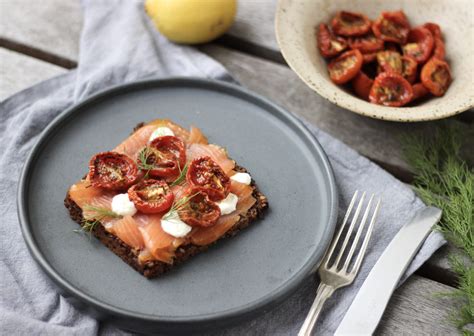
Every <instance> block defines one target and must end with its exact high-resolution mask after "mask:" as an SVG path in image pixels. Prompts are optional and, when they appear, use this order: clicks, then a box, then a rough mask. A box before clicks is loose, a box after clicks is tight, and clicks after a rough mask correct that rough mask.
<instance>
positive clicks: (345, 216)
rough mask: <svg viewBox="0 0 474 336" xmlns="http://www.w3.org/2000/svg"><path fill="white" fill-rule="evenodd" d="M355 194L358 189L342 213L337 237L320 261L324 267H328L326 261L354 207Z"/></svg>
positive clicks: (357, 192)
mask: <svg viewBox="0 0 474 336" xmlns="http://www.w3.org/2000/svg"><path fill="white" fill-rule="evenodd" d="M357 196H359V190H356V191H355V193H354V195H353V196H352V199H351V202H350V203H349V207H348V208H347V211H346V214H345V215H344V220H343V221H342V224H341V226H340V227H339V231H338V232H337V237H336V238H335V239H333V240H332V243H331V246H330V247H329V250H328V251H327V252H326V255H325V257H324V260H323V262H322V263H321V265H323V266H324V267H326V268H329V266H328V262H329V260H331V257H332V254H333V252H334V249H335V248H336V245H337V242H338V241H339V238H341V234H342V231H344V227H345V226H346V223H347V220H348V219H349V216H350V214H351V212H352V208H353V207H354V204H355V202H356V200H357Z"/></svg>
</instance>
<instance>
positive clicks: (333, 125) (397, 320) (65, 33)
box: [0, 0, 474, 335]
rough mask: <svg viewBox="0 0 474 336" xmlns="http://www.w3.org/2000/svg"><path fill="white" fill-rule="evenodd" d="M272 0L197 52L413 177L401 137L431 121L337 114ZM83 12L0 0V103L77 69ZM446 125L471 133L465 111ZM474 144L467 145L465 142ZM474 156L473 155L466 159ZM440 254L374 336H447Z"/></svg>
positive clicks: (73, 4)
mask: <svg viewBox="0 0 474 336" xmlns="http://www.w3.org/2000/svg"><path fill="white" fill-rule="evenodd" d="M275 6H276V1H275V0H258V1H257V0H254V1H240V3H239V10H238V16H237V20H236V22H235V24H234V26H233V27H232V29H231V30H230V31H229V33H228V34H226V35H225V36H224V37H223V38H221V39H219V40H218V41H216V42H214V43H212V44H208V45H204V46H201V47H200V49H201V50H202V51H203V52H205V53H206V54H208V55H210V56H212V57H214V58H215V59H217V60H218V61H219V62H221V63H222V64H223V65H224V66H226V67H227V69H228V70H229V71H230V72H231V73H232V74H233V75H234V76H235V77H236V78H237V79H238V80H239V81H240V82H241V83H242V85H244V86H246V87H247V88H249V89H251V90H253V91H255V92H257V93H259V94H261V95H263V96H265V97H268V98H270V99H271V100H273V101H275V102H276V103H278V104H280V105H281V106H283V107H285V108H286V109H288V110H290V111H292V112H294V113H296V114H298V115H301V116H303V117H304V118H306V119H307V120H309V121H310V122H312V123H313V124H314V125H316V126H317V127H319V128H321V129H323V130H324V131H326V132H328V133H330V134H332V135H333V136H334V137H336V138H338V139H340V140H341V141H343V142H345V143H346V144H348V145H349V146H351V147H352V148H354V149H355V150H357V151H359V152H360V153H361V154H362V155H365V156H366V157H368V158H370V159H371V160H372V161H374V162H376V163H377V164H379V165H380V166H382V167H383V168H385V169H386V170H387V171H389V172H390V173H392V174H393V175H395V176H396V177H398V178H399V179H401V180H402V181H404V182H406V183H410V181H411V179H412V171H411V169H410V167H409V165H408V164H407V162H406V161H405V160H404V158H403V155H402V153H401V150H400V139H401V138H402V137H403V136H404V135H406V134H413V133H415V132H416V133H417V134H425V133H429V132H431V131H432V130H433V128H434V126H435V125H436V123H438V122H424V123H416V124H406V123H393V122H386V121H380V120H374V119H369V118H366V117H362V116H360V115H357V114H354V113H351V112H349V111H346V110H344V109H341V108H338V107H336V106H334V105H332V104H330V103H329V102H327V101H326V100H324V99H323V98H321V97H320V96H318V95H317V94H316V93H315V92H313V91H311V90H310V89H309V88H307V87H306V86H305V84H303V83H302V82H301V81H300V80H299V79H298V77H297V76H296V75H295V74H294V73H293V72H292V71H291V69H290V68H288V66H287V65H286V63H285V62H284V60H283V57H282V56H281V54H280V52H279V49H278V45H277V43H276V40H275V35H274V31H273V15H274V12H275ZM81 26H82V12H81V9H80V4H79V1H78V0H44V1H27V0H1V1H0V99H2V100H3V99H4V98H7V97H8V96H10V95H12V94H14V93H16V92H18V91H20V90H22V89H24V88H27V87H29V86H31V85H33V84H35V83H38V82H40V81H42V80H45V79H48V78H51V77H54V76H56V75H59V74H62V73H64V72H66V71H69V69H72V68H74V67H75V66H76V65H77V59H78V54H79V38H80V32H81ZM448 122H452V123H458V124H460V125H461V127H464V128H469V127H472V126H473V125H472V123H473V122H474V113H473V112H472V111H470V112H467V113H463V114H461V115H459V116H457V117H454V118H451V119H450V120H449V121H448ZM469 143H471V144H472V143H473V141H469ZM471 154H473V155H474V153H471ZM452 250H454V248H453V247H450V246H446V247H443V248H442V249H440V251H438V252H437V253H436V254H435V255H434V256H433V257H432V258H431V259H430V260H429V261H428V262H426V263H425V265H423V267H422V268H421V269H420V270H419V271H417V272H416V274H415V275H413V276H412V277H410V279H409V280H408V281H407V282H406V283H405V284H403V285H402V286H401V287H400V288H398V289H397V290H396V292H395V294H394V295H393V297H392V299H391V301H390V303H389V306H388V308H387V310H386V312H385V314H384V316H383V319H382V322H381V323H380V325H379V327H378V329H377V334H380V335H402V334H403V335H453V334H457V330H456V329H455V328H454V327H452V326H451V325H450V324H449V322H448V321H447V315H448V313H449V310H450V309H451V308H453V305H454V303H453V302H452V301H450V300H449V299H443V298H439V297H436V296H435V294H436V293H439V292H448V293H449V292H452V291H453V287H454V285H455V281H456V278H455V275H454V274H453V272H452V271H451V270H450V268H449V263H448V260H447V255H448V253H449V252H450V251H452Z"/></svg>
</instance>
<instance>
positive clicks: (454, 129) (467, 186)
mask: <svg viewBox="0 0 474 336" xmlns="http://www.w3.org/2000/svg"><path fill="white" fill-rule="evenodd" d="M464 138H466V137H465V134H463V130H462V129H461V128H460V127H459V126H458V125H456V124H453V123H451V124H449V125H448V124H442V125H441V126H439V127H438V129H437V130H436V132H434V133H433V134H431V135H430V136H428V137H420V136H412V137H408V138H405V140H404V153H405V156H406V158H407V160H408V162H409V163H410V164H411V166H412V167H413V169H414V171H415V179H414V186H415V189H416V191H417V193H418V195H419V196H420V197H421V198H422V199H423V201H424V202H425V203H426V204H428V205H434V206H436V207H438V208H440V209H442V210H443V215H442V218H441V220H440V222H439V224H438V226H437V229H438V230H439V231H440V232H442V233H443V235H444V236H445V237H446V239H447V240H448V241H450V242H451V243H452V244H453V245H455V246H456V247H458V248H459V249H460V250H461V251H463V252H464V253H466V255H467V256H468V258H469V259H470V262H469V261H468V262H462V261H461V260H462V259H461V258H459V257H454V256H452V257H451V267H452V269H453V271H454V272H455V273H456V274H457V275H458V278H459V280H458V288H457V289H456V291H455V292H454V295H453V296H455V297H456V298H457V299H458V300H459V303H460V304H459V305H458V306H459V308H458V310H457V312H456V313H454V314H453V316H455V317H453V319H452V320H453V321H455V323H456V325H457V327H458V328H460V329H462V327H463V326H465V325H467V324H469V323H474V266H473V265H474V262H473V261H474V171H473V169H472V168H471V167H469V166H468V163H467V162H466V161H465V160H464V159H463V158H462V155H461V149H462V143H463V139H464ZM463 331H465V329H464V330H463Z"/></svg>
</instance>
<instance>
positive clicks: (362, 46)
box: [348, 33, 383, 54]
mask: <svg viewBox="0 0 474 336" xmlns="http://www.w3.org/2000/svg"><path fill="white" fill-rule="evenodd" d="M348 43H349V46H350V47H351V49H359V50H360V52H361V53H362V54H368V53H373V52H376V51H380V50H382V49H383V41H382V40H381V39H379V38H377V37H375V35H374V34H372V33H369V34H367V35H364V36H358V37H351V38H349V40H348Z"/></svg>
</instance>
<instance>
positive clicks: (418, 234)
mask: <svg viewBox="0 0 474 336" xmlns="http://www.w3.org/2000/svg"><path fill="white" fill-rule="evenodd" d="M440 218H441V210H440V209H438V208H435V207H427V208H423V209H422V210H420V211H418V212H417V213H416V214H415V216H414V217H413V219H412V220H411V222H409V223H408V224H406V225H405V226H403V227H402V229H401V230H400V231H399V232H398V233H397V234H396V235H395V237H394V238H393V239H392V241H391V242H390V244H389V245H388V246H387V248H386V249H385V251H384V252H383V253H382V255H381V256H380V258H379V259H378V260H377V262H376V263H375V265H374V267H373V268H372V270H371V271H370V273H369V275H368V276H367V278H366V279H365V281H364V283H363V284H362V287H361V288H360V290H359V292H358V293H357V295H356V297H355V299H354V301H352V304H351V306H350V307H349V310H348V311H347V312H346V315H345V316H344V318H343V319H342V322H341V324H340V325H339V327H338V328H337V330H336V333H335V334H334V335H338V336H345V335H351V336H353V335H372V334H373V332H374V331H375V328H376V327H377V325H378V323H379V321H380V318H381V317H382V314H383V312H384V310H385V307H386V306H387V303H388V301H389V299H390V296H391V295H392V293H393V291H394V290H395V287H396V285H397V283H398V281H399V280H400V278H401V276H402V274H403V273H404V272H405V270H406V269H407V267H408V265H409V264H410V262H411V260H412V259H413V257H414V256H415V254H416V252H417V251H418V249H419V248H420V246H421V244H422V243H423V241H424V240H425V238H426V237H427V236H428V234H429V233H430V232H431V229H432V228H433V226H434V225H435V224H436V223H437V222H438V221H439V219H440Z"/></svg>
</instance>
